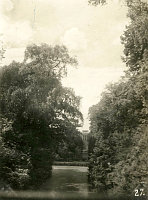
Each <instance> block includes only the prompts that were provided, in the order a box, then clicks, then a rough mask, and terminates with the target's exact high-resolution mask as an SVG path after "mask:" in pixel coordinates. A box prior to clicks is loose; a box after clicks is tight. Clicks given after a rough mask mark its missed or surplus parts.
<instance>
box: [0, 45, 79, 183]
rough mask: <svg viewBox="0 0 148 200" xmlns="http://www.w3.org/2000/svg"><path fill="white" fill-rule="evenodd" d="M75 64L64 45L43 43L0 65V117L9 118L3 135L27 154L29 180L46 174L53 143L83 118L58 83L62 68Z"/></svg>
mask: <svg viewBox="0 0 148 200" xmlns="http://www.w3.org/2000/svg"><path fill="white" fill-rule="evenodd" d="M75 64H77V61H76V60H75V59H74V58H72V57H70V56H69V54H68V50H67V49H66V48H65V47H64V46H55V47H51V46H48V45H46V44H43V45H40V46H37V45H31V46H28V47H27V48H26V51H25V56H24V61H23V62H22V63H17V62H12V63H11V64H10V65H9V66H4V67H3V68H2V69H1V73H0V85H1V102H0V105H1V115H2V116H3V118H5V119H7V120H8V121H12V130H8V131H5V132H4V133H3V134H2V138H3V141H4V143H5V146H8V147H11V148H12V147H15V149H16V150H17V151H19V152H23V153H25V154H27V155H28V156H29V157H30V162H31V165H30V168H29V172H28V174H29V176H30V179H31V181H33V184H35V183H36V182H41V181H43V180H44V179H46V178H47V177H48V176H49V175H50V173H51V165H52V162H53V159H54V153H55V150H56V148H57V146H58V143H59V142H60V141H61V139H63V138H64V137H66V136H67V134H70V133H69V130H70V129H71V127H73V128H74V129H76V127H77V126H80V123H81V121H82V114H81V113H80V111H79V104H80V98H79V97H78V96H76V95H75V93H74V91H73V90H72V89H69V88H65V87H63V86H62V83H61V79H62V77H63V76H65V75H66V72H67V69H66V68H67V66H69V65H75Z"/></svg>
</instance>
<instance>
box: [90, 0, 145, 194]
mask: <svg viewBox="0 0 148 200" xmlns="http://www.w3.org/2000/svg"><path fill="white" fill-rule="evenodd" d="M127 6H128V9H129V10H128V16H129V17H130V20H131V21H130V24H129V26H127V27H126V30H125V32H124V34H123V36H122V37H121V40H122V43H123V45H124V57H123V61H124V62H125V63H126V65H127V69H128V70H127V72H126V73H125V77H124V78H122V79H121V80H120V81H119V82H117V83H115V84H110V85H108V86H107V87H106V90H105V91H104V93H103V94H102V98H101V101H100V102H99V103H98V104H97V105H94V106H92V107H91V108H90V111H89V115H90V122H91V133H92V134H93V135H94V136H95V138H96V143H95V147H94V149H93V153H92V154H90V160H89V161H90V164H89V180H90V182H91V183H92V184H93V186H94V187H95V188H97V189H98V190H100V191H106V192H108V193H109V194H110V193H112V194H127V193H128V194H132V193H134V190H135V188H136V187H137V185H139V184H140V183H141V184H142V183H143V184H144V185H145V190H146V188H147V186H146V184H147V183H148V171H147V167H148V159H147V157H148V127H147V124H148V87H147V86H148V4H147V3H144V2H142V1H140V0H135V1H127ZM141 187H142V186H141ZM141 189H142V188H141ZM145 192H146V191H145Z"/></svg>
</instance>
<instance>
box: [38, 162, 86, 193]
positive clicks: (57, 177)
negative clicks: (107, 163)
mask: <svg viewBox="0 0 148 200" xmlns="http://www.w3.org/2000/svg"><path fill="white" fill-rule="evenodd" d="M87 172H88V168H87V167H81V166H53V171H52V177H51V178H50V179H49V180H48V181H47V182H46V183H44V184H43V186H42V188H41V189H43V190H46V191H51V192H81V193H82V192H83V193H88V192H89V184H88V181H87Z"/></svg>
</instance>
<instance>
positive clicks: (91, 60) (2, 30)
mask: <svg viewBox="0 0 148 200" xmlns="http://www.w3.org/2000/svg"><path fill="white" fill-rule="evenodd" d="M34 9H35V16H34ZM127 23H128V19H127V18H126V7H125V6H124V5H123V3H121V0H110V2H109V4H108V5H106V6H103V7H102V6H98V7H93V6H90V5H88V1H87V0H0V37H1V41H3V45H4V47H5V48H6V54H5V59H4V60H3V63H4V64H8V63H10V61H12V60H13V59H14V60H17V61H20V60H21V59H22V58H23V52H24V49H25V47H26V45H27V44H29V43H32V42H33V43H42V42H45V43H48V44H52V45H54V44H64V45H66V46H67V47H68V49H69V51H70V53H71V55H73V56H76V57H77V59H78V62H79V65H78V67H77V69H76V68H70V69H69V70H68V77H67V78H65V79H64V80H63V84H64V85H65V86H68V87H72V88H74V90H75V92H76V94H77V95H79V96H81V97H82V102H81V111H82V113H83V115H84V119H85V123H84V127H83V129H88V127H89V123H88V119H87V113H88V108H89V107H90V106H91V105H93V104H96V103H97V102H98V101H99V99H100V94H101V92H102V91H103V89H104V87H105V85H106V84H107V83H108V82H115V81H117V80H119V78H120V76H121V75H123V71H124V70H125V66H124V64H123V63H122V61H121V56H122V55H123V53H122V51H123V47H122V45H121V44H120V36H121V35H122V33H123V31H124V30H125V25H126V24H127Z"/></svg>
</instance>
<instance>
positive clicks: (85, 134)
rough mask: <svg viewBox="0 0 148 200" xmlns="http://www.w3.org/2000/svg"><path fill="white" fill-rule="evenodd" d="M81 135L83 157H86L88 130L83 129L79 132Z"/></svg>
mask: <svg viewBox="0 0 148 200" xmlns="http://www.w3.org/2000/svg"><path fill="white" fill-rule="evenodd" d="M81 137H82V141H83V159H85V160H87V159H88V138H89V131H88V130H83V131H82V132H81Z"/></svg>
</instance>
